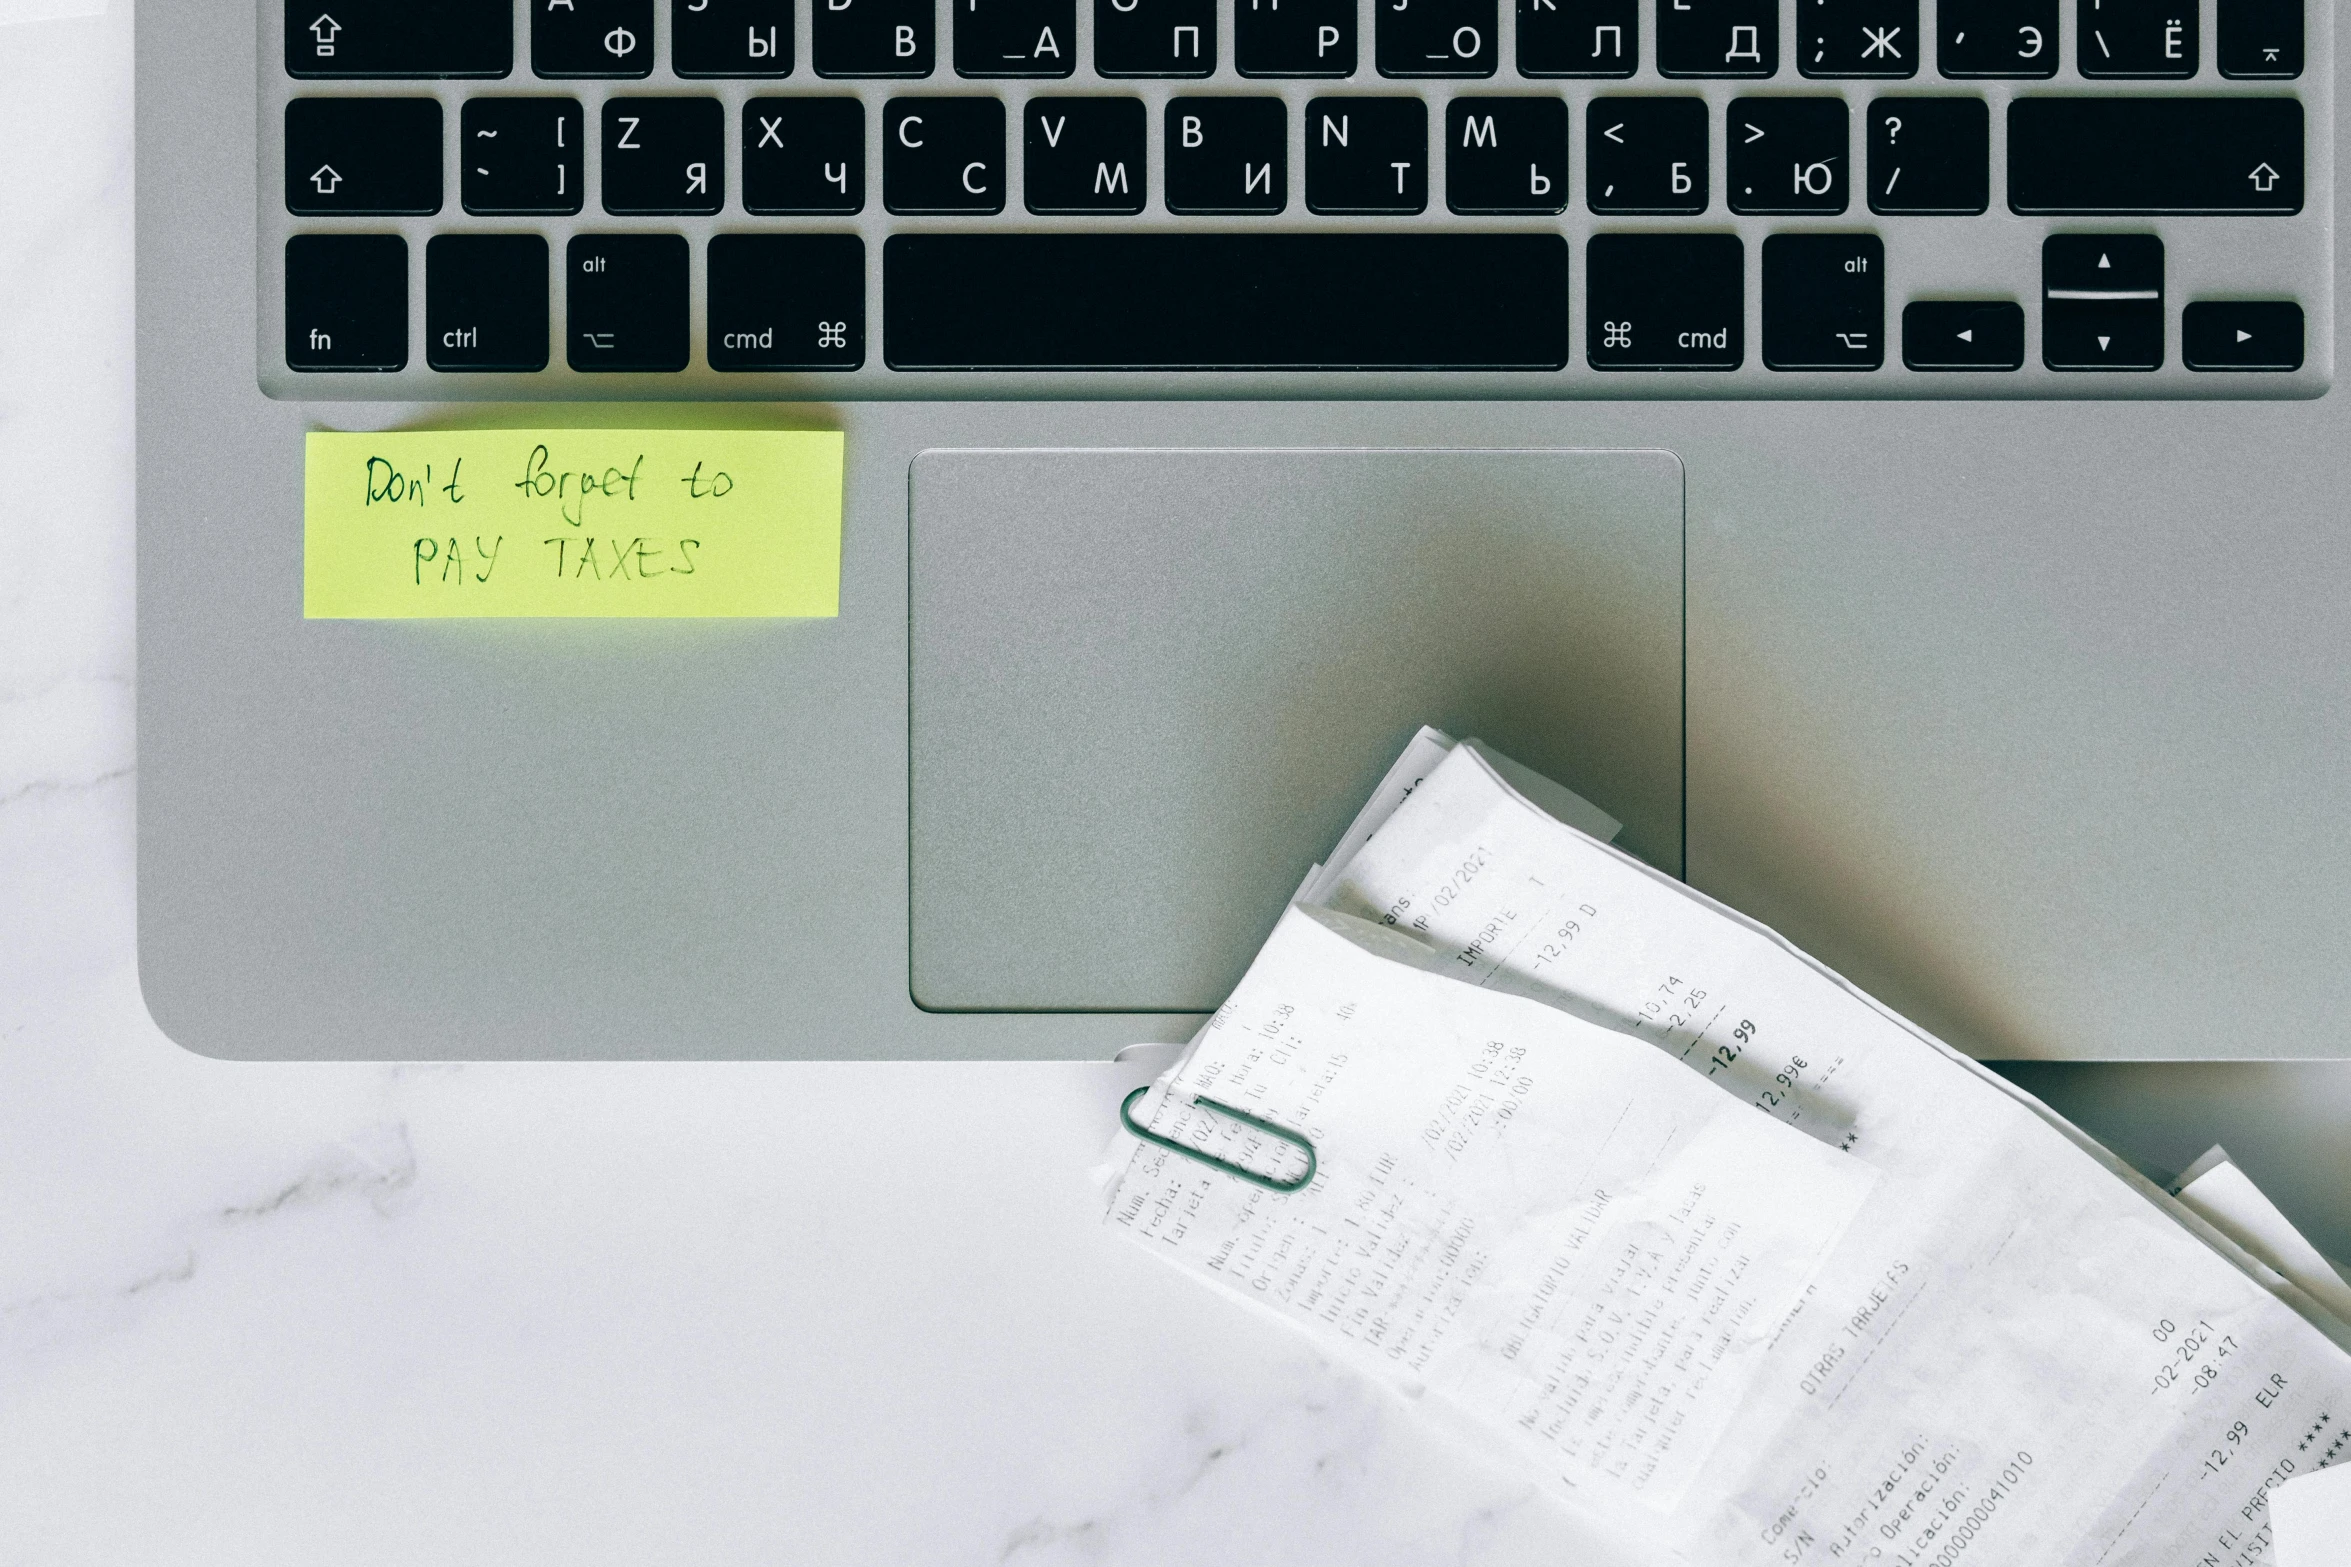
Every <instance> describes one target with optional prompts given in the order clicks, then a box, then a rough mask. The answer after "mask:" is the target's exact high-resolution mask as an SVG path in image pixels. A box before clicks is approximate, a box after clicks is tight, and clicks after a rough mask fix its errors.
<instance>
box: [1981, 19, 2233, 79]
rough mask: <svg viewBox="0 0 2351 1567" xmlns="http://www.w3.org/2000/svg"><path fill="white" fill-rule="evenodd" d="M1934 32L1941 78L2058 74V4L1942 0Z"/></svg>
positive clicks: (2029, 76)
mask: <svg viewBox="0 0 2351 1567" xmlns="http://www.w3.org/2000/svg"><path fill="white" fill-rule="evenodd" d="M2181 3H2182V4H2183V5H2184V4H2186V3H2187V0H2181ZM1935 32H1936V38H1935V65H1936V67H1937V68H1938V69H1940V70H1941V71H1942V73H1943V74H1944V75H1945V76H1957V77H1975V76H2013V77H2024V78H2032V77H2045V76H2055V75H2056V74H2057V53H2058V44H2057V0H1940V3H1939V4H1938V5H1937V6H1936V7H1935Z"/></svg>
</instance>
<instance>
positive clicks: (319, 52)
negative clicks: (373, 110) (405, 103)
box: [286, 0, 514, 78]
mask: <svg viewBox="0 0 2351 1567" xmlns="http://www.w3.org/2000/svg"><path fill="white" fill-rule="evenodd" d="M513 70H514V14H513V12H511V11H510V10H508V9H507V8H506V7H505V6H503V5H484V4H482V3H481V0H286V74H287V75H288V76H294V77H311V78H317V77H337V76H344V77H350V76H506V75H509V74H511V73H512V72H513Z"/></svg>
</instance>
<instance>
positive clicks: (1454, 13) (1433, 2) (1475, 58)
mask: <svg viewBox="0 0 2351 1567" xmlns="http://www.w3.org/2000/svg"><path fill="white" fill-rule="evenodd" d="M1372 15H1373V16H1374V17H1375V18H1376V20H1375V21H1374V22H1373V23H1372V33H1373V37H1372V56H1373V59H1374V60H1375V62H1376V63H1377V64H1378V66H1379V72H1380V74H1381V75H1382V76H1400V77H1413V76H1491V75H1493V74H1494V62H1495V60H1496V58H1497V57H1498V56H1499V55H1500V52H1501V48H1502V45H1501V41H1500V39H1499V37H1498V34H1499V32H1500V28H1499V26H1498V24H1497V21H1496V17H1495V11H1494V0H1379V4H1378V5H1376V6H1375V7H1373V10H1372Z"/></svg>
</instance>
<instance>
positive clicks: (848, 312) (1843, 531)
mask: <svg viewBox="0 0 2351 1567" xmlns="http://www.w3.org/2000/svg"><path fill="white" fill-rule="evenodd" d="M138 26H139V39H138V73H139V74H138V95H139V129H138V151H139V164H138V189H139V236H138V246H139V322H140V325H139V355H140V358H139V424H140V454H139V483H140V513H141V516H140V559H139V567H140V746H141V787H140V827H139V845H140V865H139V886H140V921H141V924H140V956H141V965H142V974H143V981H144V985H145V991H146V997H147V1001H148V1004H149V1006H150V1008H151V1009H152V1011H153V1012H154V1015H155V1016H156V1018H157V1019H158V1020H159V1022H160V1023H161V1024H162V1025H163V1027H164V1028H165V1029H166V1031H167V1032H169V1033H170V1034H171V1036H172V1037H173V1038H175V1039H177V1040H178V1041H180V1042H181V1043H182V1044H184V1045H186V1046H187V1047H189V1048H190V1049H193V1050H198V1051H202V1052H205V1053H208V1054H213V1055H219V1056H230V1057H251V1058H290V1057H436V1058H449V1057H458V1058H487V1057H548V1058H579V1059H586V1058H613V1057H663V1058H697V1057H708V1058H718V1057H735V1058H741V1057H779V1058H781V1057H800V1058H811V1057H832V1058H891V1057H904V1058H989V1057H1013V1056H1031V1057H1087V1056H1103V1055H1107V1054H1109V1053H1111V1052H1112V1051H1114V1050H1116V1049H1117V1048H1119V1047H1120V1046H1123V1045H1125V1044H1128V1043H1131V1042H1134V1041H1137V1040H1145V1039H1155V1038H1157V1039H1173V1038H1179V1037H1182V1036H1183V1035H1184V1034H1185V1033H1187V1032H1188V1031H1189V1030H1190V1028H1191V1027H1192V1026H1193V1025H1194V1024H1195V1022H1196V1020H1197V1018H1198V1016H1199V1014H1201V1013H1202V1012H1204V1011H1206V1010H1209V1009H1211V1008H1213V1007H1214V1006H1215V1005H1216V1004H1217V1003H1218V1001H1219V1000H1220V999H1221V998H1222V996H1223V995H1224V993H1225V992H1226V990H1227V989H1228V988H1229V987H1230V986H1231V985H1232V983H1233V982H1234V980H1235V979H1236V977H1237V976H1238V974H1239V972H1240V970H1241V968H1242V966H1243V965H1244V964H1245V963H1246V961H1247V959H1248V956H1249V954H1250V953H1251V952H1252V951H1253V950H1254V948H1255V946H1256V945H1257V943H1258V942H1259V941H1260V940H1261V939H1262V937H1263V935H1264V933H1265V932H1266V931H1267V930H1268V929H1269V928H1270V926H1271V924H1272V922H1273V920H1274V919H1275V918H1276V916H1277V915H1278V913H1279V911H1280V909H1281V907H1282V905H1283V902H1284V900H1285V898H1286V897H1287V895H1288V894H1289V892H1290V891H1291V889H1292V888H1294V887H1295V886H1296V884H1297V883H1298V881H1299V878H1300V877H1301V876H1302V874H1303V873H1304V872H1305V870H1306V869H1307V867H1308V866H1309V865H1310V864H1311V863H1312V862H1313V861H1314V860H1315V859H1316V857H1317V856H1318V855H1320V854H1321V853H1323V852H1325V851H1326V850H1327V849H1328V847H1329V846H1330V844H1331V842H1332V840H1333V839H1334V838H1335V836H1336V835H1337V833H1338V831H1339V829H1340V828H1341V826H1342V825H1343V824H1344V822H1345V821H1346V819H1347V817H1348V816H1349V815H1350V814H1351V813H1352V811H1353V810H1354V808H1355V806H1356V805H1357V804H1358V803H1359V801H1360V798H1361V797H1362V795H1363V793H1364V791H1365V790H1366V789H1367V788H1368V787H1369V785H1370V784H1371V782H1372V781H1373V780H1374V779H1376V778H1377V777H1378V776H1379V774H1380V773H1381V771H1382V770H1383V769H1384V768H1385V767H1386V765H1387V764H1388V762H1389V761H1390V760H1391V758H1392V757H1393V756H1394V755H1395V753H1396V751H1397V750H1398V748H1399V747H1400V746H1401V745H1402V744H1403V743H1404V741H1405V740H1406V739H1407V738H1409V737H1410V736H1411V735H1412V733H1413V732H1414V730H1415V729H1416V728H1417V727H1418V726H1419V725H1421V724H1423V723H1431V724H1436V725H1439V726H1441V727H1443V728H1446V729H1448V730H1451V731H1453V732H1455V733H1458V734H1467V735H1475V736H1478V737H1480V738H1482V739H1483V740H1485V741H1486V742H1488V743H1489V744H1490V745H1492V746H1493V747H1494V748H1496V749H1497V750H1499V751H1501V752H1503V753H1505V754H1507V755H1509V756H1512V757H1514V758H1516V759H1517V760H1519V761H1521V762H1523V763H1525V764H1526V765H1528V766H1530V767H1532V768H1535V769H1536V770H1538V771H1540V772H1543V773H1545V774H1548V775H1550V776H1551V777H1554V778H1556V779H1557V780H1558V781H1560V782H1561V783H1563V784H1565V785H1567V786H1568V787H1569V788H1571V789H1573V790H1575V791H1577V792H1578V793H1580V794H1582V795H1584V796H1586V797H1587V798H1589V799H1590V800H1592V801H1593V802H1595V803H1596V804H1598V805H1599V806H1600V807H1602V808H1603V809H1604V810H1605V811H1607V812H1608V813H1609V814H1611V815H1612V816H1614V817H1616V818H1618V819H1620V820H1621V821H1622V822H1623V823H1624V824H1625V825H1624V830H1623V833H1622V835H1621V838H1620V840H1619V841H1620V842H1621V843H1622V844H1623V845H1624V846H1625V847H1626V848H1628V849H1629V850H1631V851H1632V852H1634V853H1636V854H1638V855H1640V856H1642V857H1643V858H1645V859H1647V860H1649V861H1650V862H1651V863H1653V864H1656V865H1658V866H1660V867H1663V868H1664V869H1666V870H1668V871H1671V872H1673V873H1675V874H1677V875H1681V876H1684V877H1686V878H1687V879H1688V880H1689V881H1691V882H1692V883H1694V884H1695V885H1697V886H1699V887H1702V888H1704V889H1705V890H1707V891H1709V892H1711V893H1713V894H1715V895H1717V896H1719V897H1721V898H1723V899H1725V900H1726V901H1728V902H1730V903H1731V904H1733V905H1735V906H1737V907H1739V908H1741V909H1744V910H1746V911H1748V912H1750V913H1752V914H1754V915H1756V916H1757V917H1759V918H1761V919H1764V920H1766V921H1768V922H1770V923H1772V924H1774V925H1776V926H1778V927H1779V928H1781V929H1782V930H1784V931H1785V932H1787V933H1788V934H1789V935H1790V936H1791V937H1793V938H1794V939H1795V940H1797V941H1798V942H1800V943H1802V944H1804V945H1806V946H1807V947H1809V948H1810V949H1812V950H1813V951H1814V952H1816V953H1817V954H1818V955H1820V956H1821V957H1822V958H1824V959H1825V960H1827V961H1828V962H1830V963H1832V964H1833V965H1835V966H1837V967H1838V968H1840V969H1842V970H1844V971H1845V972H1847V973H1849V974H1850V975H1852V976H1853V977H1854V978H1856V979H1857V980H1858V981H1860V982H1861V983H1863V984H1864V985H1866V986H1868V987H1870V988H1871V989H1873V990H1874V991H1876V992H1877V993H1878V994H1880V995H1881V996H1883V997H1884V998H1885V999H1887V1000H1888V1001H1889V1002H1891V1003H1892V1004H1894V1005H1896V1006H1898V1007H1900V1008H1902V1009H1904V1010H1905V1011H1907V1012H1909V1013H1910V1014H1912V1015H1913V1016H1916V1017H1917V1018H1919V1019H1920V1020H1921V1021H1922V1022H1924V1023H1926V1024H1927V1025H1929V1026H1931V1027H1933V1028H1936V1029H1938V1030H1939V1031H1941V1032H1943V1033H1944V1034H1945V1035H1946V1036H1948V1037H1949V1038H1951V1039H1952V1040H1954V1041H1955V1042H1956V1043H1958V1044H1960V1045H1961V1046H1963V1047H1965V1048H1967V1049H1970V1050H1973V1051H1976V1052H1977V1053H1979V1054H1983V1055H1987V1056H2004V1057H2048V1058H2074V1059H2087V1058H2160V1057H2214V1056H2294V1055H2334V1054H2342V1053H2344V1047H2343V1045H2342V1044H2341V1042H2340V1041H2341V1035H2340V1033H2339V1031H2338V1030H2337V1029H2336V1028H2335V1027H2334V1026H2333V1025H2334V1020H2336V1019H2338V1018H2340V1017H2342V1016H2344V1015H2345V1014H2346V1013H2347V1012H2351V963H2346V962H2345V961H2344V955H2345V954H2346V953H2347V952H2351V832H2347V831H2346V829H2345V827H2344V825H2343V823H2344V821H2345V819H2346V815H2347V813H2351V783H2347V781H2346V763H2347V762H2351V754H2347V750H2351V748H2347V746H2346V741H2345V736H2346V733H2347V732H2351V587H2347V585H2351V526H2347V525H2346V506H2347V505H2351V501H2347V499H2346V497H2351V415H2347V414H2346V411H2345V410H2346V405H2345V404H2344V402H2343V400H2342V398H2341V396H2340V395H2339V394H2335V393H2333V392H2332V390H2331V388H2332V382H2333V369H2334V356H2335V346H2336V318H2335V311H2334V302H2335V298H2336V294H2337V277H2338V265H2339V264H2338V261H2337V257H2336V252H2335V242H2334V211H2335V207H2334V196H2335V190H2336V176H2335V168H2336V162H2337V149H2338V147H2339V146H2340V140H2339V138H2340V134H2341V133H2340V131H2339V130H2338V126H2337V120H2336V116H2335V113H2334V98H2335V86H2336V81H2337V56H2336V52H2335V49H2334V41H2335V40H2334V32H2335V10H2334V8H2333V7H2331V6H2328V5H2323V4H2315V3H2305V0H180V3H177V4H173V5H169V6H154V7H148V8H145V9H144V10H143V11H142V13H141V15H140V17H139V23H138ZM582 425H609V426H621V427H629V428H665V427H671V426H690V427H703V428H707V427H742V428H755V429H766V428H780V429H808V428H819V429H837V430H840V431H842V432H844V433H845V439H846V449H847V454H848V455H847V471H846V505H845V515H844V518H843V535H842V546H843V547H842V557H841V583H840V613H839V615H838V616H837V617H836V618H831V619H817V620H792V619H775V620H738V621H718V620H669V621H621V620H594V619H571V620H531V619H512V620H475V621H370V620H306V619H305V618H304V616H303V613H302V605H303V597H302V582H303V555H302V496H303V437H304V434H305V432H308V431H313V430H369V431H372V430H390V429H416V428H452V427H483V426H491V427H515V428H565V427H577V426H582Z"/></svg>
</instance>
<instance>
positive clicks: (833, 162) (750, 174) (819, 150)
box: [743, 98, 865, 216]
mask: <svg viewBox="0 0 2351 1567" xmlns="http://www.w3.org/2000/svg"><path fill="white" fill-rule="evenodd" d="M743 210H744V211H746V212H756V213H760V214H762V215H763V216H765V215H773V216H795V215H803V214H806V215H816V214H828V215H846V214H848V213H852V212H863V211H864V210H865V105H864V104H862V103H860V102H859V101H858V100H857V99H855V98H753V99H751V100H750V101H748V102H747V103H745V104H744V105H743Z"/></svg>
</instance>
